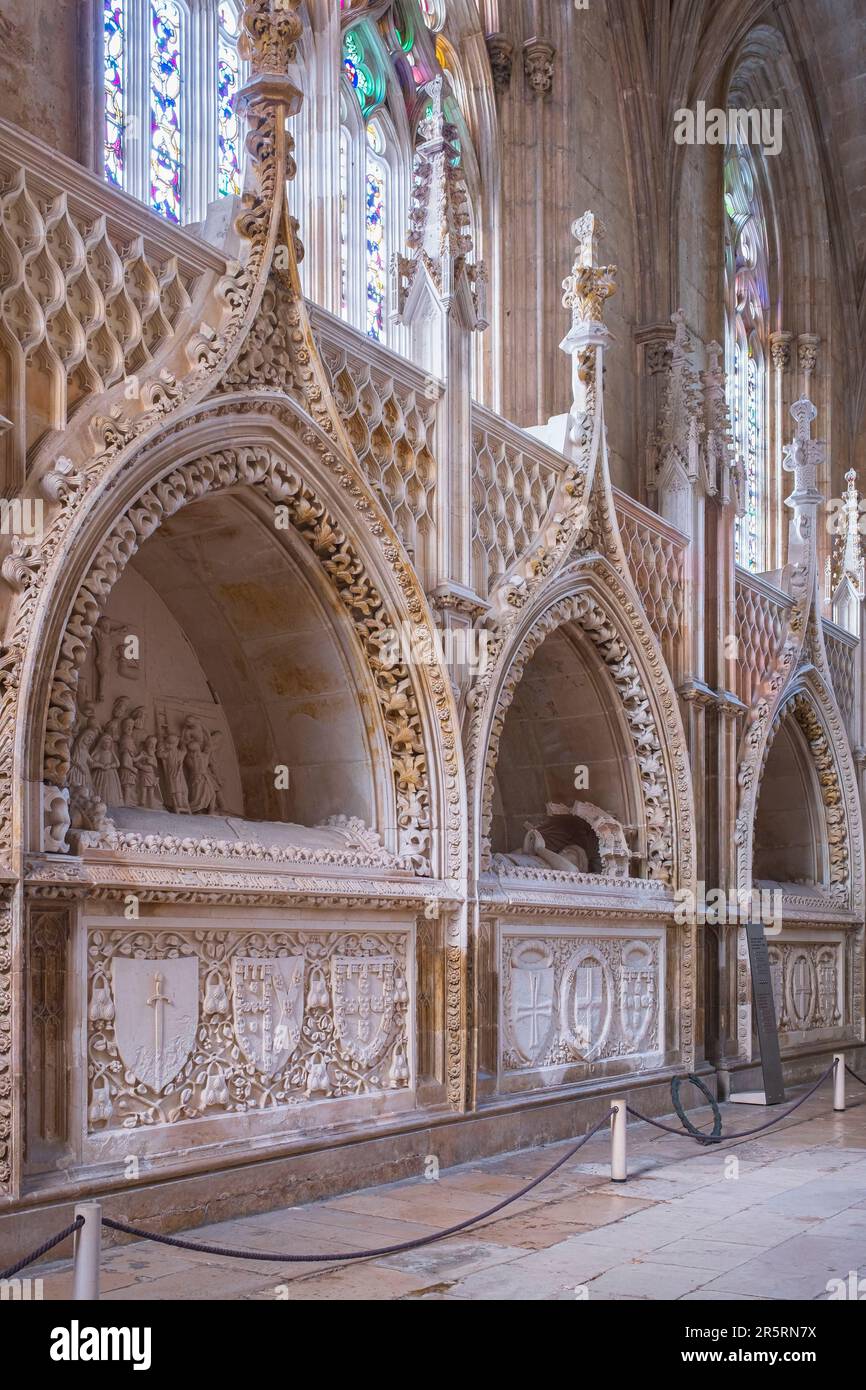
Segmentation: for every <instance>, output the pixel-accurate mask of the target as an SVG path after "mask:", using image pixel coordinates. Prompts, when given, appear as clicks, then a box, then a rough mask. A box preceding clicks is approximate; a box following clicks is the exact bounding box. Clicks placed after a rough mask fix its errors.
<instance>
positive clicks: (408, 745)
mask: <svg viewBox="0 0 866 1390" xmlns="http://www.w3.org/2000/svg"><path fill="white" fill-rule="evenodd" d="M240 484H247V485H249V486H252V487H259V488H261V489H262V490H263V491H264V492H265V493H266V495H267V496H268V498H269V499H270V500H271V501H272V502H274V503H278V504H280V505H282V506H285V507H286V508H287V511H288V515H289V519H290V520H291V522H292V524H293V525H294V527H295V528H296V529H297V531H298V533H299V535H300V536H301V538H302V539H303V540H304V541H305V543H306V544H307V545H308V546H309V547H310V549H311V550H312V551H313V552H314V554H315V555H316V557H317V559H318V561H319V563H320V564H321V566H322V568H323V570H324V571H325V574H326V575H327V577H328V579H329V580H330V582H331V583H332V585H333V586H334V588H335V589H336V591H337V593H338V595H339V597H340V599H341V601H342V603H343V605H344V607H345V608H346V610H347V612H348V614H349V616H350V618H351V620H352V623H353V625H354V628H355V632H356V634H357V636H358V639H359V641H360V643H361V647H362V649H363V652H364V655H365V657H366V659H367V661H368V663H369V666H370V670H371V674H372V678H373V681H374V683H375V687H376V691H377V694H378V697H379V702H380V708H381V711H382V716H383V720H384V725H385V730H386V735H387V738H388V741H389V744H390V747H391V753H392V770H393V776H394V784H395V791H396V800H397V818H398V829H399V853H400V854H401V855H406V856H409V857H411V858H412V859H413V862H415V864H416V867H417V868H418V869H419V870H420V871H422V872H423V871H425V870H426V871H427V872H429V861H428V855H429V852H430V797H429V784H428V776H427V763H426V756H425V751H424V745H423V736H422V730H421V720H420V714H419V710H418V705H417V701H416V697H415V692H414V689H413V686H412V681H411V678H410V675H409V671H408V669H407V668H406V666H405V665H404V664H403V663H402V662H398V661H394V660H392V657H391V655H389V657H388V659H387V660H385V659H384V655H383V649H385V648H386V647H387V646H388V641H389V638H388V634H389V633H390V632H391V631H393V629H394V627H395V623H394V622H393V620H392V619H391V618H390V616H389V614H388V613H387V611H386V607H385V603H384V601H383V599H382V596H381V594H380V593H379V592H378V590H377V589H376V588H375V586H374V584H373V582H372V580H371V579H370V577H369V575H368V574H367V572H366V570H365V568H364V565H363V563H362V561H361V560H360V558H359V557H358V555H357V553H356V552H355V550H354V548H353V546H352V544H351V542H350V541H349V539H348V537H347V536H346V534H345V532H344V531H343V530H342V528H341V527H340V525H339V524H338V522H337V521H336V520H335V518H334V517H333V516H331V515H330V514H329V513H328V511H327V510H326V508H325V506H324V504H323V503H322V502H321V501H320V499H319V498H318V497H317V496H316V494H315V493H314V491H313V490H312V488H311V487H310V486H309V485H308V484H306V483H303V482H302V481H301V480H300V479H299V478H298V477H297V476H295V475H294V474H293V473H292V472H291V471H290V469H289V468H288V466H287V465H286V463H285V462H284V461H283V460H282V459H281V458H280V457H279V456H278V455H277V454H275V453H274V452H272V451H270V450H267V449H254V448H246V449H238V450H225V451H223V452H221V453H217V454H212V455H208V456H205V457H203V458H200V459H197V460H196V461H195V462H193V463H188V464H185V465H183V466H182V467H180V468H178V469H175V470H174V471H173V472H171V473H169V474H167V475H166V476H165V477H163V478H162V479H161V481H159V482H157V483H155V484H154V485H153V487H151V488H150V489H148V491H147V492H145V493H144V494H143V495H142V496H140V497H139V498H138V499H137V501H136V502H135V503H133V505H132V506H131V507H130V508H129V509H128V511H127V512H126V513H125V515H124V516H123V517H122V518H121V519H120V521H118V522H117V524H116V525H115V527H114V529H113V530H112V532H111V534H110V535H109V537H108V539H107V540H106V541H105V542H104V544H103V546H102V547H101V549H100V551H99V553H98V554H97V556H96V559H95V560H94V562H93V564H92V566H91V568H90V571H89V572H88V575H87V577H86V578H85V580H84V582H83V583H82V585H81V587H80V589H79V591H78V595H77V597H76V600H75V603H74V604H73V608H72V613H71V615H70V618H69V621H68V623H67V627H66V631H65V633H64V635H63V638H62V640H61V644H60V657H59V660H58V663H57V666H56V668H55V673H54V679H53V682H52V687H51V698H50V704H49V710H48V719H47V726H46V740H45V761H44V775H45V778H46V780H47V781H49V782H52V783H54V784H55V785H58V786H62V785H64V784H65V782H66V780H67V778H68V776H69V770H70V743H71V736H72V731H73V727H74V724H75V716H76V692H77V688H78V677H79V671H80V668H81V664H82V659H83V656H84V653H85V652H86V650H87V648H88V646H89V645H90V643H91V641H92V636H93V628H94V625H95V623H96V621H97V619H98V617H99V616H100V613H101V612H102V610H103V609H104V606H105V603H106V600H107V598H108V595H109V594H110V592H111V589H112V587H113V585H114V584H115V583H116V582H117V579H118V578H119V576H120V574H121V573H122V572H123V570H124V568H125V566H126V565H127V564H128V562H129V560H130V559H131V557H132V556H133V555H134V554H135V552H136V551H137V550H138V548H139V546H140V545H141V544H143V542H144V541H145V540H146V539H147V537H148V536H150V535H151V534H152V533H153V531H155V530H156V528H157V526H159V524H160V522H161V521H162V520H164V519H165V518H166V517H168V516H172V515H173V514H174V513H175V512H177V511H178V510H179V509H180V508H181V507H183V506H185V505H186V504H188V503H189V502H193V501H195V500H196V499H198V498H200V497H204V496H205V495H207V494H208V493H210V492H214V491H218V490H220V489H223V488H228V487H236V486H238V485H240Z"/></svg>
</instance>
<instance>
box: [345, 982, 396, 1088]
mask: <svg viewBox="0 0 866 1390" xmlns="http://www.w3.org/2000/svg"><path fill="white" fill-rule="evenodd" d="M331 984H332V989H333V995H334V1029H335V1031H336V1034H337V1037H338V1038H339V1040H340V1046H341V1047H342V1049H343V1051H344V1052H345V1053H346V1054H347V1055H348V1056H349V1057H354V1059H355V1061H357V1062H362V1063H364V1065H365V1066H369V1064H370V1063H371V1062H374V1061H375V1060H376V1058H377V1057H378V1056H379V1055H380V1053H381V1052H382V1051H383V1050H384V1047H385V1044H386V1042H387V1041H388V1035H389V1033H390V1031H391V1024H392V1022H393V1019H394V992H395V970H394V962H393V960H391V959H390V957H388V956H334V957H333V959H332V961H331Z"/></svg>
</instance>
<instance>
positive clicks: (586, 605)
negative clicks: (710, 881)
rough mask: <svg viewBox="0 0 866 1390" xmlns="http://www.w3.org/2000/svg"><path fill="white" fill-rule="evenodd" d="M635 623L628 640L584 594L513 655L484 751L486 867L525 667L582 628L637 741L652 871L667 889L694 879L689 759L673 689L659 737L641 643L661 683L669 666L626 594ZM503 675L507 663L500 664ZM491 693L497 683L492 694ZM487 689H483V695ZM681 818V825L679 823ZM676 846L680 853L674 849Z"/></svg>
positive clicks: (548, 616)
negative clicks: (568, 631)
mask: <svg viewBox="0 0 866 1390" xmlns="http://www.w3.org/2000/svg"><path fill="white" fill-rule="evenodd" d="M620 598H621V601H622V602H623V603H624V604H625V611H626V613H627V616H628V618H629V620H630V621H631V623H632V631H631V633H630V640H629V641H627V640H626V639H625V638H624V637H623V636H622V635H621V633H620V630H619V628H618V625H617V621H616V619H614V618H612V617H611V616H610V614H609V613H608V612H607V611H606V610H605V608H604V607H603V606H602V603H601V601H600V600H599V599H598V598H597V597H596V596H595V595H594V594H593V593H591V592H587V591H585V590H584V591H582V592H580V593H577V594H573V593H572V594H570V595H568V596H567V597H564V598H562V599H560V600H559V601H557V602H555V603H553V604H551V605H550V606H549V607H548V608H546V609H545V611H544V612H543V613H542V614H541V615H540V616H539V617H538V618H537V619H536V621H535V622H534V623H533V624H532V626H531V627H530V629H529V631H528V632H527V633H526V635H525V636H524V637H523V639H522V641H521V643H520V645H519V647H518V648H517V650H516V652H515V651H512V652H511V653H510V655H509V657H508V667H507V671H506V673H505V675H504V677H503V678H502V679H501V682H500V684H499V686H498V694H497V697H496V704H495V708H494V709H493V712H492V715H491V716H490V721H489V727H490V734H489V738H488V741H487V746H486V749H485V750H484V762H483V767H482V771H481V867H482V868H483V869H489V868H490V865H491V863H492V858H491V847H490V829H491V825H492V819H493V798H494V789H495V778H496V764H497V760H498V756H499V742H500V739H501V736H502V731H503V728H504V725H505V718H506V715H507V713H508V710H509V708H510V706H511V703H512V701H513V699H514V695H515V693H516V690H517V687H518V686H519V684H520V681H521V679H522V677H523V674H524V671H525V669H526V666H527V665H528V663H529V661H530V660H531V658H532V656H533V655H534V654H535V652H536V650H537V649H538V647H539V646H540V645H541V643H542V642H543V641H544V640H545V638H546V637H548V636H549V635H550V633H551V632H553V631H555V630H556V629H557V628H559V627H561V626H562V625H563V624H564V623H572V622H573V623H576V624H577V626H578V627H579V628H580V629H581V631H582V632H583V633H584V634H585V635H586V636H587V637H588V638H589V640H590V641H591V642H592V644H593V645H594V647H595V648H596V650H597V652H598V654H599V657H600V658H601V660H602V662H603V664H604V666H605V668H606V669H607V671H608V673H609V675H610V678H611V680H612V681H613V683H614V685H615V687H616V690H617V693H618V694H619V697H620V700H621V702H622V710H623V714H624V716H625V719H626V723H627V725H628V730H629V734H630V736H631V740H632V745H633V751H634V758H635V765H636V769H637V778H638V783H639V787H640V794H641V799H642V802H643V809H644V818H645V826H646V861H647V874H648V877H649V878H650V879H654V880H657V881H659V882H660V883H663V884H668V883H673V882H674V880H675V879H676V878H677V877H679V878H680V879H681V880H682V881H688V879H689V878H690V877H691V874H692V871H693V869H692V833H693V831H692V817H691V815H690V813H689V809H688V808H689V807H690V806H691V802H692V793H691V779H690V774H689V765H688V756H687V751H686V748H685V742H684V738H683V735H682V729H681V726H680V724H679V717H678V713H677V708H676V697H675V695H674V693H673V690H672V689H667V688H665V689H664V690H661V691H660V692H659V696H660V703H659V707H660V709H661V711H662V718H663V720H664V728H663V729H662V731H661V733H660V729H659V725H658V722H657V717H656V713H655V708H656V704H655V701H654V700H653V699H651V697H650V694H649V692H648V690H647V687H646V685H645V683H644V677H643V674H642V671H641V669H640V666H639V663H638V660H637V659H636V655H635V646H636V645H639V648H640V652H641V663H642V664H643V663H649V668H650V670H651V671H652V673H653V675H654V676H657V678H658V681H659V682H662V681H663V679H664V677H663V668H662V664H661V660H660V657H659V655H658V652H657V649H656V646H655V643H654V641H653V639H652V637H651V635H650V634H649V632H648V631H647V629H646V627H645V624H644V621H643V619H642V617H641V615H639V614H638V612H637V610H636V609H635V608H634V607H633V606H632V605H631V604H630V602H629V599H628V596H627V595H626V594H625V593H624V592H623V593H622V594H621V595H620ZM496 669H497V670H499V671H500V672H501V669H502V668H501V666H500V665H499V663H496ZM491 688H493V684H492V681H491V683H490V686H489V687H488V689H491ZM480 695H481V691H479V696H480ZM482 721H483V708H481V707H480V704H477V705H476V715H475V718H474V719H473V727H472V730H471V732H470V742H471V744H472V745H473V746H475V747H476V748H477V747H478V744H479V742H480V739H481V737H482V727H483V722H482ZM665 748H667V749H668V750H669V754H670V758H671V768H672V771H673V779H674V780H673V787H674V789H675V790H674V796H673V799H672V795H671V781H670V774H669V772H668V768H667V766H666V764H665V754H664V750H665ZM675 819H676V827H675V824H674V821H675ZM675 844H676V845H677V853H676V856H675V850H674V845H675Z"/></svg>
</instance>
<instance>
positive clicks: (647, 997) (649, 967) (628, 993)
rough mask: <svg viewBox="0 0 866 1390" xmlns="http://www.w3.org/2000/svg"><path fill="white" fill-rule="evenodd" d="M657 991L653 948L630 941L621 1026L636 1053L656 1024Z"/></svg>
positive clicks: (622, 982)
mask: <svg viewBox="0 0 866 1390" xmlns="http://www.w3.org/2000/svg"><path fill="white" fill-rule="evenodd" d="M657 992H658V988H657V984H656V964H655V960H654V958H653V951H652V947H651V946H650V945H648V944H647V943H646V942H645V941H630V942H628V943H627V944H626V945H624V946H623V948H622V969H621V974H620V1026H621V1027H622V1032H623V1037H624V1038H625V1039H626V1041H627V1042H628V1043H629V1044H630V1046H631V1047H633V1048H634V1049H635V1050H637V1049H638V1048H640V1047H641V1046H642V1045H643V1043H644V1042H645V1040H646V1037H647V1034H648V1033H649V1031H650V1028H651V1027H652V1025H653V1023H654V1022H655V1014H656V995H657Z"/></svg>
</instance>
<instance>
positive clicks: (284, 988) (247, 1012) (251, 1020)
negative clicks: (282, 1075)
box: [232, 956, 304, 1076]
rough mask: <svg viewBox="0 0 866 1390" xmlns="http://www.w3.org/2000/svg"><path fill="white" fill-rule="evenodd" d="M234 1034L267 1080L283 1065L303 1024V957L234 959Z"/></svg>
mask: <svg viewBox="0 0 866 1390" xmlns="http://www.w3.org/2000/svg"><path fill="white" fill-rule="evenodd" d="M232 993H233V1006H234V1023H235V1034H236V1035H237V1040H238V1044H239V1046H240V1048H241V1051H242V1052H243V1053H244V1056H245V1057H246V1058H247V1059H248V1061H250V1062H252V1063H253V1064H254V1065H255V1066H256V1067H257V1069H258V1070H259V1071H260V1072H262V1073H263V1074H264V1075H265V1076H272V1075H273V1074H274V1072H277V1071H279V1070H280V1068H281V1067H283V1066H285V1064H286V1062H287V1061H288V1060H289V1058H290V1057H291V1055H292V1053H293V1052H294V1051H295V1048H296V1047H297V1046H298V1043H299V1042H300V1039H301V1028H302V1026H303V1022H304V957H303V956H274V957H271V958H269V959H262V958H260V957H255V956H235V958H234V960H233V961H232Z"/></svg>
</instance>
